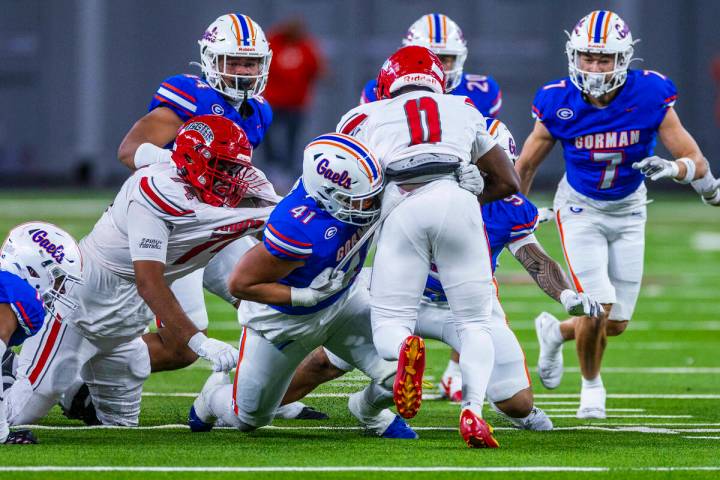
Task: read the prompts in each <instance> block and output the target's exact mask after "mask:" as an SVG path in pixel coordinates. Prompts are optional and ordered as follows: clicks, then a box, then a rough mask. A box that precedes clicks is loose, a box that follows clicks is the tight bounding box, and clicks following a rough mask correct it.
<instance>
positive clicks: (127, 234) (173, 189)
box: [80, 163, 274, 283]
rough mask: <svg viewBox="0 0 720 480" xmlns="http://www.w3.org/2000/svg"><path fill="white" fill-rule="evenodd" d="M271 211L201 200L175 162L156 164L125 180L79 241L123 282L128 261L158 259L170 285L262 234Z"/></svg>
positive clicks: (267, 194)
mask: <svg viewBox="0 0 720 480" xmlns="http://www.w3.org/2000/svg"><path fill="white" fill-rule="evenodd" d="M263 178H264V176H263ZM265 182H266V183H267V181H266V180H265ZM268 185H269V187H268ZM261 190H263V192H264V193H263V195H257V197H260V196H262V197H264V198H263V199H264V200H269V199H271V198H272V194H274V190H272V186H271V185H270V184H269V183H267V185H265V186H264V188H262V189H261ZM251 194H253V192H251ZM272 209H273V207H263V208H258V207H253V208H225V207H213V206H211V205H208V204H206V203H203V202H201V201H200V200H199V199H198V198H197V196H196V195H195V192H194V190H193V189H192V188H191V187H190V186H189V185H188V184H187V183H185V182H184V181H183V180H181V179H180V178H179V177H178V175H177V172H176V169H175V165H174V164H170V163H158V164H155V165H151V166H149V167H147V168H142V169H140V170H138V171H137V172H135V174H134V175H132V176H131V177H130V178H128V179H127V180H126V181H125V183H124V184H123V186H122V188H121V189H120V192H119V193H118V194H117V196H116V197H115V200H114V201H113V203H112V204H111V205H110V207H108V209H107V210H106V211H105V213H104V214H103V216H102V217H101V218H100V220H98V222H97V223H96V224H95V227H94V228H93V230H92V231H91V232H90V234H88V235H87V236H86V237H85V238H83V239H82V240H81V241H80V245H81V249H82V251H83V253H84V254H86V255H87V257H89V258H88V259H89V260H91V261H93V260H94V261H97V262H99V263H100V264H101V265H102V266H104V267H105V268H107V269H109V270H110V271H112V272H113V273H115V274H117V275H119V276H121V277H123V278H125V279H128V280H133V279H134V270H133V261H135V260H155V261H160V262H163V263H165V278H166V279H167V281H168V283H170V282H172V281H174V280H176V279H178V278H180V277H183V276H185V275H187V274H189V273H191V272H192V271H194V270H196V269H198V268H202V267H204V266H205V265H207V263H208V262H209V261H210V259H212V258H213V256H214V255H215V254H216V253H217V252H219V251H220V250H222V249H223V248H224V247H225V246H227V245H228V244H229V243H231V242H232V241H234V240H236V239H238V238H240V237H242V236H245V235H251V234H255V233H258V232H261V231H262V230H263V228H264V227H265V222H266V220H267V218H268V217H269V215H270V212H271V211H272Z"/></svg>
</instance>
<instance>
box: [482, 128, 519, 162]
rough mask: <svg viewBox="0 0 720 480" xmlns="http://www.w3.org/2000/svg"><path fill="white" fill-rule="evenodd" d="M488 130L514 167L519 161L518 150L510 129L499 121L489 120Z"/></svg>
mask: <svg viewBox="0 0 720 480" xmlns="http://www.w3.org/2000/svg"><path fill="white" fill-rule="evenodd" d="M487 130H488V133H489V134H490V136H491V137H492V138H493V140H495V141H496V142H497V144H498V145H500V147H502V149H503V150H505V154H506V155H507V156H508V158H509V159H510V160H511V161H512V163H513V165H514V164H515V162H516V161H517V159H518V149H517V144H516V143H515V138H513V136H512V133H510V129H509V128H508V127H507V125H505V124H504V123H503V122H501V121H500V120H498V119H492V118H488V119H487Z"/></svg>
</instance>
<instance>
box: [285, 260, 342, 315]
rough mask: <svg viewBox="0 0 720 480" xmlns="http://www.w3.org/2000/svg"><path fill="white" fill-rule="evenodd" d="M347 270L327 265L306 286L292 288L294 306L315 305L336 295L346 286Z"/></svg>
mask: <svg viewBox="0 0 720 480" xmlns="http://www.w3.org/2000/svg"><path fill="white" fill-rule="evenodd" d="M345 286H346V285H345V272H343V271H342V270H340V271H337V272H335V271H334V269H333V268H332V267H327V268H326V269H325V270H323V271H322V272H320V274H319V275H318V276H317V277H315V278H313V281H312V282H310V286H308V287H306V288H295V287H291V288H290V301H291V303H292V306H293V307H314V306H315V305H317V304H318V303H320V302H322V301H323V300H325V299H327V298H329V297H331V296H333V295H335V294H336V293H337V292H339V291H340V290H342V289H343V288H344V287H345Z"/></svg>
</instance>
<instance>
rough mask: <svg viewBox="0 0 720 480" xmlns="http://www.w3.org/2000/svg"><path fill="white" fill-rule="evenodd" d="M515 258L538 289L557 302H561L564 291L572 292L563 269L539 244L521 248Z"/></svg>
mask: <svg viewBox="0 0 720 480" xmlns="http://www.w3.org/2000/svg"><path fill="white" fill-rule="evenodd" d="M515 258H517V259H518V261H519V262H520V263H521V264H522V266H523V267H524V268H525V270H527V272H528V273H529V274H530V276H531V277H532V278H533V280H535V283H537V285H538V287H540V288H541V289H542V291H543V292H545V293H546V294H548V295H549V296H550V297H551V298H553V299H555V300H556V301H558V302H559V301H560V294H561V293H562V291H563V290H567V289H571V290H572V286H571V285H570V282H569V281H568V279H567V277H566V276H565V272H563V269H562V268H561V267H560V265H558V263H557V262H556V261H555V260H553V259H552V258H550V257H549V256H548V255H547V253H545V252H544V251H543V250H542V248H540V246H539V245H538V244H529V245H525V246H523V247H521V248H520V249H519V250H518V251H517V252H515Z"/></svg>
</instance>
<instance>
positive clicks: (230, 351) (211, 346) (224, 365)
mask: <svg viewBox="0 0 720 480" xmlns="http://www.w3.org/2000/svg"><path fill="white" fill-rule="evenodd" d="M188 346H189V347H190V349H191V350H192V351H193V352H195V353H196V354H197V355H198V356H199V357H201V358H204V359H205V360H208V361H209V362H210V363H212V365H213V371H215V372H229V371H230V370H232V369H233V368H235V366H236V365H237V360H238V355H239V354H238V351H237V349H236V348H234V347H233V346H232V345H228V344H227V343H225V342H221V341H220V340H216V339H214V338H208V337H207V336H205V334H204V333H202V332H198V333H196V334H195V335H194V336H193V337H192V338H191V339H190V341H189V342H188Z"/></svg>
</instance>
